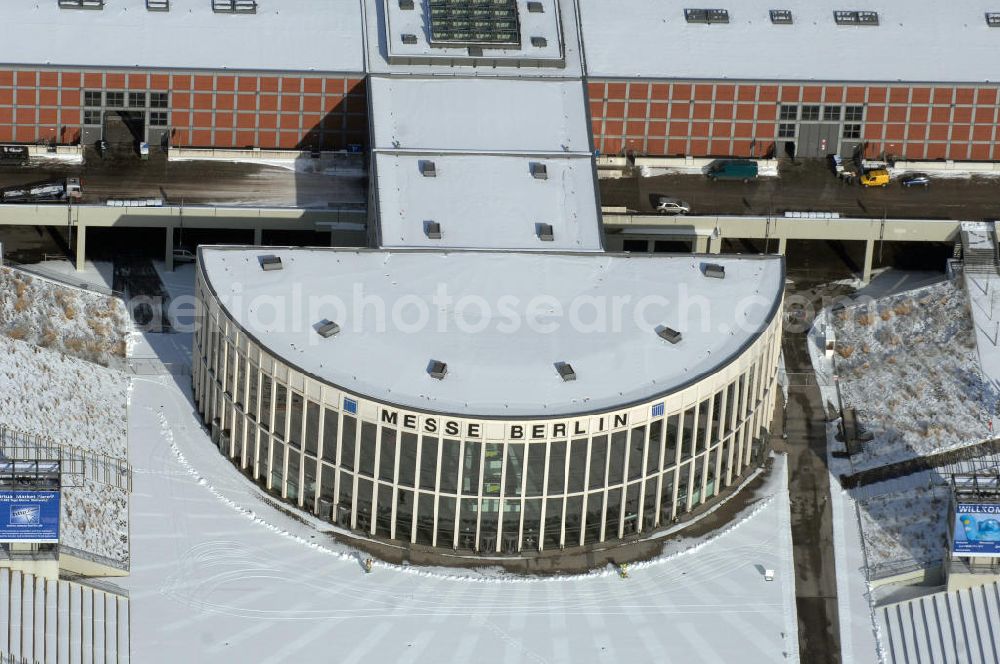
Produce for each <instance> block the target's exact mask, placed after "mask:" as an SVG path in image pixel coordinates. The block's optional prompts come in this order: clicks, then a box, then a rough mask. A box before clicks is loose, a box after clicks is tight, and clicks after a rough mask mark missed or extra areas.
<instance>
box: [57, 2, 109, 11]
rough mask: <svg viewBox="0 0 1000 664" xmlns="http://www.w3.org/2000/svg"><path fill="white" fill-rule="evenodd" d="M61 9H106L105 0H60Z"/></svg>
mask: <svg viewBox="0 0 1000 664" xmlns="http://www.w3.org/2000/svg"><path fill="white" fill-rule="evenodd" d="M59 9H104V0H59Z"/></svg>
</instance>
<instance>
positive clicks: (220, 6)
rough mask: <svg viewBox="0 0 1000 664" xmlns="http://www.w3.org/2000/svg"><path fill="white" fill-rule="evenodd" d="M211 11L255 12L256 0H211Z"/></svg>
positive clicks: (231, 12)
mask: <svg viewBox="0 0 1000 664" xmlns="http://www.w3.org/2000/svg"><path fill="white" fill-rule="evenodd" d="M212 11H213V12H216V13H218V14H256V13H257V0H212Z"/></svg>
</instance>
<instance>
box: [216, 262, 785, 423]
mask: <svg viewBox="0 0 1000 664" xmlns="http://www.w3.org/2000/svg"><path fill="white" fill-rule="evenodd" d="M268 254H273V255H276V256H278V257H279V258H280V259H281V261H282V269H280V270H270V271H264V270H262V269H261V266H260V264H259V257H261V256H264V255H268ZM199 255H200V261H201V263H200V266H201V269H202V270H203V273H204V275H205V278H206V281H207V283H208V284H209V285H210V287H211V288H212V289H213V290H214V291H215V293H216V295H217V296H218V297H219V299H220V302H221V304H222V306H223V307H224V308H226V309H227V310H228V312H229V315H230V316H231V317H232V318H233V320H235V321H236V322H237V323H238V324H239V325H240V326H242V327H243V329H244V330H246V331H247V332H248V333H249V334H250V335H252V336H253V337H255V338H256V339H257V340H258V342H259V343H260V344H261V345H262V346H264V347H266V348H268V349H269V352H270V353H272V354H274V355H275V356H277V357H279V358H281V359H282V361H284V362H286V363H287V364H289V365H292V366H295V367H298V368H299V369H300V370H301V371H303V372H306V373H308V374H310V375H312V376H314V377H316V378H318V379H320V380H323V381H325V382H327V383H330V384H332V385H335V386H338V387H340V388H342V389H345V390H348V391H350V392H352V393H355V394H359V395H363V396H367V397H369V398H372V399H375V400H377V401H381V402H383V403H388V404H394V405H397V406H402V407H408V408H413V409H424V410H429V411H433V412H438V413H447V414H455V415H463V416H483V417H516V416H521V417H546V416H552V417H555V416H565V415H570V414H579V413H587V412H597V411H602V410H608V409H612V408H616V407H620V406H624V405H627V404H631V403H636V402H641V401H645V400H650V399H654V398H656V397H657V396H659V395H663V394H666V393H669V392H673V391H675V390H677V389H679V388H681V387H682V386H684V385H687V384H690V383H692V382H694V381H696V380H698V379H699V378H701V377H703V376H705V375H707V374H709V373H712V372H715V371H717V370H718V369H719V368H720V367H721V366H724V365H725V364H727V363H728V362H729V361H730V360H732V359H733V358H734V357H735V356H736V355H738V354H739V353H740V352H741V351H742V350H743V349H744V348H745V347H746V346H747V345H748V344H749V343H751V342H752V341H753V340H754V339H756V338H757V337H758V336H759V335H760V333H761V332H762V331H763V329H764V328H765V327H766V325H767V324H768V323H769V322H770V321H771V320H772V319H773V317H774V316H775V315H776V312H777V310H778V306H779V304H780V300H781V294H782V288H783V285H784V264H783V262H782V260H781V259H780V258H779V257H760V256H752V257H751V256H740V257H735V256H726V257H718V256H712V257H711V258H707V257H705V256H690V255H684V256H669V257H668V256H654V255H646V254H642V255H634V256H630V255H628V254H617V255H612V254H603V255H593V254H573V253H551V254H544V255H541V254H537V253H525V252H520V253H519V252H477V251H458V252H427V251H410V252H406V251H375V250H347V249H325V248H322V249H275V248H267V249H262V248H249V247H210V246H207V245H202V246H201V247H200V248H199ZM706 263H718V264H721V265H723V266H724V267H725V272H726V274H725V278H724V279H715V278H709V277H706V276H704V274H703V269H704V266H705V264H706ZM696 314H697V315H696ZM314 319H315V320H314ZM323 320H329V321H333V322H336V323H337V324H338V325H339V326H340V332H339V333H338V334H336V335H334V336H332V337H330V338H323V337H321V336H320V335H319V334H318V333H317V331H316V330H315V329H314V327H313V326H314V325H316V324H317V323H320V322H321V321H323ZM661 325H663V326H667V327H670V328H673V329H674V330H677V331H679V332H681V333H682V334H683V339H681V340H680V342H679V343H677V344H672V343H670V342H668V341H665V340H664V339H662V338H660V336H659V335H658V334H657V327H658V326H661ZM432 360H437V361H440V362H444V363H446V364H447V375H446V377H445V378H444V379H443V380H436V379H434V378H432V377H431V376H430V375H429V372H428V369H429V365H430V363H431V361H432ZM560 362H565V363H568V364H570V365H571V366H572V368H573V370H574V371H575V373H576V380H574V381H564V380H563V379H562V378H561V377H560V374H559V372H558V371H557V368H556V364H557V363H560Z"/></svg>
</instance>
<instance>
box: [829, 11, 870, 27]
mask: <svg viewBox="0 0 1000 664" xmlns="http://www.w3.org/2000/svg"><path fill="white" fill-rule="evenodd" d="M833 20H834V21H836V22H837V25H878V12H869V11H844V10H838V11H835V12H833Z"/></svg>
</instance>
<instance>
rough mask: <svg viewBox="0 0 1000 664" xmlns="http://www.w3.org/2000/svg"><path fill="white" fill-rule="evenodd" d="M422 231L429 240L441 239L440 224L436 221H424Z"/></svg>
mask: <svg viewBox="0 0 1000 664" xmlns="http://www.w3.org/2000/svg"><path fill="white" fill-rule="evenodd" d="M424 233H425V234H426V235H427V237H428V238H430V239H431V240H440V239H441V224H439V223H438V222H436V221H427V222H424Z"/></svg>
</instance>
